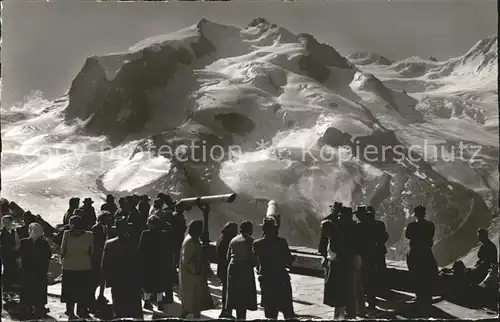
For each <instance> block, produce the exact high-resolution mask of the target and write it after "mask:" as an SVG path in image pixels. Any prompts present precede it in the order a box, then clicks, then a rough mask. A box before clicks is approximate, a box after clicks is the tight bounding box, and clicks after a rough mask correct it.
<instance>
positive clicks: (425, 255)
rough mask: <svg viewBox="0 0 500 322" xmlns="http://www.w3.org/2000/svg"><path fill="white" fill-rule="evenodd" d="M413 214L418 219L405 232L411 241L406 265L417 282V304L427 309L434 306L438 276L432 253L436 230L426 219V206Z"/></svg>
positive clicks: (418, 207)
mask: <svg viewBox="0 0 500 322" xmlns="http://www.w3.org/2000/svg"><path fill="white" fill-rule="evenodd" d="M413 212H414V214H415V217H416V218H417V219H416V221H414V222H411V223H409V224H408V226H406V232H405V236H406V238H408V239H409V240H410V251H409V253H408V256H407V259H406V263H407V265H408V269H409V271H410V273H411V274H412V275H413V278H412V280H413V281H414V282H415V286H414V289H415V293H416V295H417V298H416V304H419V305H421V306H423V307H426V308H427V307H430V306H431V304H432V292H433V285H435V283H436V277H437V274H438V266H437V262H436V259H435V258H434V254H433V253H432V245H433V244H434V232H435V229H436V228H435V226H434V224H433V223H432V222H430V221H428V220H427V219H425V212H426V209H425V207H424V206H417V207H415V208H414V209H413Z"/></svg>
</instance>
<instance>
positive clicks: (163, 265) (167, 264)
mask: <svg viewBox="0 0 500 322" xmlns="http://www.w3.org/2000/svg"><path fill="white" fill-rule="evenodd" d="M162 226H163V225H162V222H161V219H160V218H159V217H158V216H155V215H153V216H151V217H149V218H148V227H149V229H147V230H145V231H143V232H142V235H141V238H140V241H139V256H140V260H141V263H142V276H143V277H142V283H143V290H144V308H145V309H148V310H152V309H153V305H152V304H151V296H152V295H153V294H155V295H156V303H157V307H158V310H160V311H162V310H163V305H164V304H165V301H164V299H163V293H164V292H165V293H167V294H172V293H173V279H172V277H173V273H172V270H173V268H174V263H173V262H174V252H173V244H172V238H171V237H170V232H167V231H165V230H162V229H161V227H162ZM169 301H170V299H169Z"/></svg>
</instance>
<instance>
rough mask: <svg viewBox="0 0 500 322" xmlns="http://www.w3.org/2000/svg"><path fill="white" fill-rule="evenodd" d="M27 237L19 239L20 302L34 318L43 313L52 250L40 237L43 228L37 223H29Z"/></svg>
mask: <svg viewBox="0 0 500 322" xmlns="http://www.w3.org/2000/svg"><path fill="white" fill-rule="evenodd" d="M29 235H30V237H29V238H23V239H22V240H21V247H20V253H21V265H22V270H21V272H22V287H21V303H22V304H23V305H24V306H26V309H28V310H29V312H28V314H29V315H32V314H34V315H35V316H34V317H35V318H41V317H42V316H44V315H45V304H47V273H48V271H49V263H50V258H51V256H52V251H51V249H50V246H49V243H48V242H47V240H45V239H44V238H42V235H43V228H42V226H40V224H38V223H32V224H30V225H29Z"/></svg>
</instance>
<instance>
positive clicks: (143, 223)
mask: <svg viewBox="0 0 500 322" xmlns="http://www.w3.org/2000/svg"><path fill="white" fill-rule="evenodd" d="M138 197H139V196H137V195H133V196H127V198H126V199H125V200H126V202H127V207H128V208H127V209H128V217H127V220H128V222H129V223H130V224H131V230H130V237H132V239H134V240H135V241H136V242H137V243H139V239H140V238H141V233H142V232H143V231H144V230H145V229H146V228H147V220H148V218H147V217H142V216H141V213H140V212H139V210H138V209H137V206H138V204H139V202H138V200H136V199H137V198H138Z"/></svg>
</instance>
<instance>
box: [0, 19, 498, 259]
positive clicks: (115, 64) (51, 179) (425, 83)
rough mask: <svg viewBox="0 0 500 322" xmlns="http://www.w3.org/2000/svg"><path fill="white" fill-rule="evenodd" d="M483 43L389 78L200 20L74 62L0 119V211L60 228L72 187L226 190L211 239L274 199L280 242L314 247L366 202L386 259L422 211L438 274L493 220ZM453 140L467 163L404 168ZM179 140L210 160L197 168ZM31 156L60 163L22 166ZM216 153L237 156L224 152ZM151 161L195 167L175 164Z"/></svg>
mask: <svg viewBox="0 0 500 322" xmlns="http://www.w3.org/2000/svg"><path fill="white" fill-rule="evenodd" d="M488 39H489V38H488ZM495 41H496V40H495V39H490V40H487V41H483V42H480V43H478V45H476V46H475V47H474V48H472V49H471V50H470V51H469V52H468V53H466V54H464V55H463V56H460V57H458V58H454V59H450V60H448V61H445V62H436V61H432V60H423V59H420V58H409V59H406V60H403V61H399V62H395V63H393V64H391V63H390V62H388V61H385V59H383V57H382V56H379V55H376V54H372V53H366V54H361V53H357V54H353V55H351V56H349V57H348V58H345V57H342V56H341V55H340V54H339V53H338V51H337V50H336V49H335V48H334V47H332V46H330V45H327V44H321V43H319V42H318V41H317V40H316V39H315V38H314V37H313V36H312V35H308V34H299V35H294V34H292V33H291V32H289V31H288V30H286V29H285V28H283V27H281V26H277V25H275V24H272V23H271V22H269V21H266V20H265V19H262V18H257V19H254V20H253V21H252V22H251V23H250V24H249V25H248V27H247V28H244V29H239V28H236V27H232V26H224V25H220V24H217V23H214V22H210V21H207V20H205V19H202V20H200V21H199V22H198V23H197V24H195V25H193V26H191V27H188V28H185V29H182V30H180V31H177V32H175V33H170V34H167V35H162V36H157V37H153V38H149V39H146V40H144V41H141V42H140V43H138V44H136V45H134V46H132V47H131V48H130V50H129V51H127V52H125V53H114V54H110V55H105V56H99V57H90V58H88V59H87V61H86V62H85V64H84V66H83V68H82V70H81V71H80V73H79V74H78V75H77V76H76V77H75V79H74V80H73V83H72V84H71V89H70V90H69V92H68V95H67V96H66V97H63V98H62V99H61V100H59V101H58V102H43V101H37V100H32V101H30V102H29V105H30V106H29V108H28V107H22V108H20V109H19V110H18V111H21V112H16V113H18V114H12V115H5V116H4V115H3V113H2V125H4V124H5V125H6V126H3V127H2V137H3V138H5V143H4V147H5V150H6V155H8V156H7V158H6V159H4V160H3V161H2V163H3V166H5V167H4V168H3V169H5V170H4V173H3V175H5V177H6V180H8V182H9V185H7V187H8V188H7V189H8V190H7V192H6V197H9V194H12V195H14V194H15V195H16V196H20V195H25V196H26V202H28V200H35V201H32V202H33V203H34V205H33V208H34V209H37V207H38V209H41V210H46V209H49V210H50V211H51V212H54V213H61V215H62V213H64V209H65V207H66V202H67V201H66V200H64V198H67V196H70V195H71V196H72V195H74V194H79V191H80V192H81V191H84V189H85V191H86V192H85V194H87V193H88V194H89V195H90V196H92V197H94V198H99V196H102V195H103V194H104V193H108V192H111V193H117V194H120V193H128V192H137V193H149V194H154V193H156V192H158V191H166V192H169V193H172V194H173V195H184V196H195V195H206V194H216V193H226V192H228V191H235V192H237V193H238V194H239V198H238V199H237V201H236V202H235V203H233V204H230V205H222V206H215V207H214V212H215V213H216V216H213V218H214V220H213V221H212V222H211V225H212V226H211V227H210V230H211V233H213V234H217V233H218V232H219V230H220V227H221V226H222V225H223V223H224V222H225V221H227V220H234V221H239V220H241V219H243V218H245V219H248V220H253V221H254V222H258V221H260V220H261V217H262V213H264V212H265V207H266V202H267V200H268V199H275V200H276V201H277V202H278V203H280V208H281V209H282V211H283V213H284V214H286V216H284V220H283V223H282V225H283V234H284V235H286V237H287V238H288V239H289V240H290V242H291V243H292V244H296V245H308V246H316V244H317V237H318V234H317V232H318V227H319V220H320V218H321V216H323V215H324V214H325V213H326V212H327V211H328V206H329V205H330V204H331V203H332V202H333V201H334V200H339V201H342V202H344V203H345V204H351V203H352V204H357V203H361V202H363V203H367V204H368V203H371V204H373V205H375V206H377V208H378V209H379V210H378V211H379V214H380V216H381V218H382V219H383V220H384V221H385V222H386V224H387V227H388V229H389V232H390V234H391V240H390V242H389V243H390V246H391V247H394V248H396V252H395V253H394V254H393V255H391V256H394V259H400V258H402V256H403V254H404V252H405V249H406V247H407V245H406V244H405V241H404V238H402V235H401V234H402V229H403V228H404V226H405V224H406V223H407V222H408V221H409V220H411V219H410V217H409V213H410V211H411V209H412V207H414V206H415V205H416V204H420V203H422V204H425V205H426V206H427V207H428V211H429V216H430V218H431V219H432V220H434V221H435V222H436V223H437V240H438V242H437V244H436V255H437V256H438V260H439V262H440V264H446V263H448V262H449V261H452V260H454V259H456V258H457V257H459V256H462V255H464V254H465V253H466V252H467V251H468V250H469V249H470V248H472V247H473V246H474V240H475V236H474V235H475V229H477V228H478V227H480V226H484V225H487V224H488V223H489V220H490V219H491V218H492V216H493V214H494V212H495V208H494V205H495V204H496V203H495V202H496V200H497V199H496V198H497V197H496V195H497V192H498V184H495V180H494V178H496V177H497V176H498V171H497V169H496V167H497V161H498V141H497V139H496V133H495V132H494V128H495V126H497V127H498V121H496V123H495V115H498V110H497V109H496V106H495V105H494V104H495V103H496V104H497V102H498V95H497V93H496V92H494V91H492V90H491V84H490V81H489V80H488V79H489V78H488V79H486V78H487V77H490V76H488V75H490V74H491V73H493V72H494V71H495V70H497V65H496V62H495V61H494V60H493V59H492V58H489V57H490V56H491V57H494V55H495V53H494V52H493V51H492V48H493V47H494V46H493V45H491V46H490V44H494V43H495ZM469 71H471V72H473V73H468V72H469ZM467 73H468V74H467ZM465 75H468V76H467V77H466V76H465ZM495 113H496V114H495ZM63 121H64V122H63ZM61 122H63V124H61ZM462 141H463V142H465V143H467V144H469V145H471V146H473V145H480V146H481V147H482V149H481V151H480V153H479V155H478V156H476V157H479V158H481V161H480V162H477V163H474V165H473V166H471V164H469V163H468V162H467V161H463V160H443V159H442V158H437V159H430V160H427V159H426V160H418V158H416V159H415V157H418V156H427V155H430V156H438V157H443V156H446V157H450V156H453V157H456V156H457V155H459V153H460V152H459V151H458V150H455V149H453V147H454V146H457V145H458V143H459V142H462ZM190 142H196V143H197V144H198V146H200V145H202V146H204V147H205V148H206V150H205V152H207V151H209V150H210V149H212V148H213V147H215V146H219V147H222V148H223V149H224V151H223V152H224V153H223V152H221V151H219V152H220V153H219V154H217V155H216V156H217V158H215V159H213V158H209V159H206V158H205V159H204V158H203V151H202V150H199V149H196V147H193V146H190V144H189V143H190ZM33 144H35V145H36V149H52V150H57V151H59V152H60V153H61V154H62V156H61V155H60V156H58V157H57V158H52V157H50V156H48V157H46V158H36V157H34V155H36V153H35V152H36V151H33V147H32V145H33ZM428 144H430V145H433V146H435V147H438V148H439V149H440V150H438V151H433V149H429V148H428V147H427V145H428ZM104 145H106V146H107V147H106V149H104V150H103V149H102V146H104ZM231 146H238V147H239V148H240V151H239V152H238V153H237V154H233V153H225V152H226V150H228V149H229V147H231ZM368 146H371V147H376V148H377V149H378V152H377V159H376V160H373V159H370V158H368V157H366V156H364V155H357V158H348V156H349V155H350V152H349V149H351V150H352V151H355V149H356V148H361V149H364V148H366V147H368ZM398 146H399V147H401V148H402V150H403V152H404V153H403V154H404V158H403V159H402V160H398V161H396V160H395V159H394V156H395V155H394V154H389V155H388V156H387V155H385V157H386V158H387V159H383V157H384V155H382V154H381V151H382V147H389V148H391V149H393V148H395V147H398ZM160 147H162V149H160ZM165 147H168V148H170V151H175V155H176V156H186V155H188V156H189V155H191V156H194V157H195V160H198V161H195V160H193V159H190V158H188V159H187V160H185V161H179V160H178V159H177V158H175V157H173V155H172V154H169V153H166V151H165V149H164V148H165ZM58 149H59V150H58ZM75 151H76V153H75ZM304 151H307V153H305V152H304ZM390 153H391V152H390ZM473 153H474V150H473V148H468V149H467V150H466V151H465V155H466V156H469V157H471V156H472V155H473ZM219 157H220V158H219ZM200 159H203V160H202V161H200ZM20 160H23V161H22V162H20ZM53 164H55V165H57V167H54V165H53ZM26 174H29V175H30V176H29V177H30V178H34V179H33V180H35V181H33V180H32V179H30V178H28V176H26ZM47 187H50V189H47ZM79 189H81V190H79ZM87 191H90V192H87ZM80 194H81V193H80ZM47 196H52V199H50V198H49V201H50V204H47V203H46V202H45V201H44V200H45V199H47ZM429 196H433V197H432V198H430V197H429ZM43 198H45V199H43ZM62 200H64V204H63V203H62ZM21 202H22V200H21ZM59 205H60V206H59ZM190 216H191V217H192V218H197V217H196V216H197V214H196V213H193V214H188V219H190V218H191V217H190ZM56 219H57V220H59V218H56ZM457 240H460V243H459V244H460V247H452V245H454V244H457V243H458V242H457Z"/></svg>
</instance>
